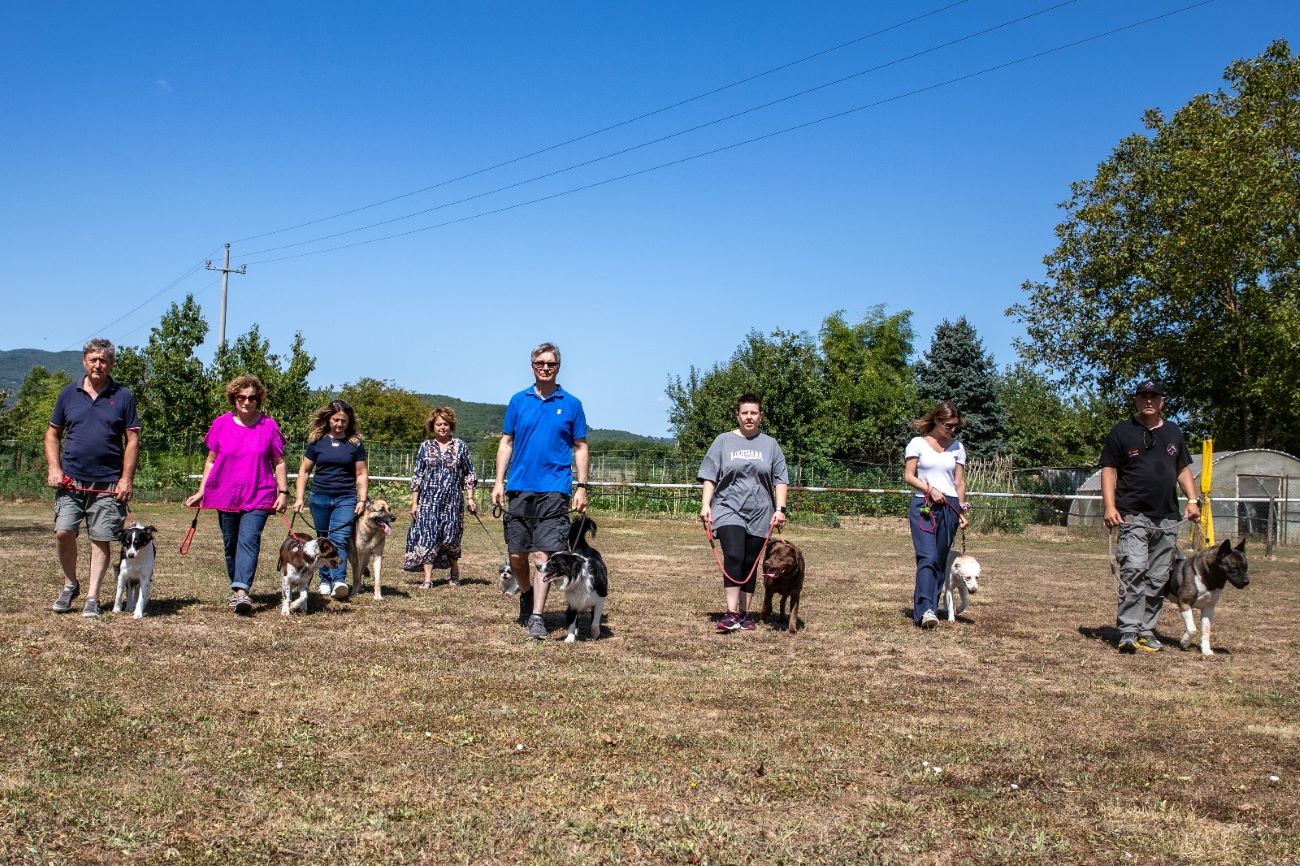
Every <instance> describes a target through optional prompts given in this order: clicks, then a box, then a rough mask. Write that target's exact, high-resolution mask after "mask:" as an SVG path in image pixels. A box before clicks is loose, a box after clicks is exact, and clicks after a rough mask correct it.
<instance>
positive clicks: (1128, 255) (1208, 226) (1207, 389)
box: [1008, 41, 1300, 452]
mask: <svg viewBox="0 0 1300 866" xmlns="http://www.w3.org/2000/svg"><path fill="white" fill-rule="evenodd" d="M1225 79H1226V80H1227V82H1228V83H1229V85H1230V89H1229V90H1228V91H1225V90H1222V89H1220V90H1218V91H1216V92H1214V93H1209V94H1202V95H1199V96H1196V97H1195V98H1193V99H1192V100H1191V101H1190V102H1189V103H1187V104H1186V105H1185V106H1183V107H1182V108H1181V109H1179V110H1178V111H1177V112H1176V113H1175V114H1174V116H1173V118H1172V119H1170V120H1166V119H1165V118H1164V117H1163V116H1162V114H1161V113H1160V112H1159V111H1157V110H1154V109H1152V110H1149V111H1147V112H1146V115H1145V118H1144V119H1145V125H1146V128H1147V133H1146V134H1134V135H1131V136H1129V137H1127V138H1125V139H1124V140H1123V141H1121V142H1120V143H1119V145H1118V146H1117V147H1116V148H1115V150H1114V152H1113V153H1112V154H1111V156H1110V157H1109V158H1108V159H1107V160H1106V161H1105V162H1103V163H1102V164H1101V165H1100V166H1099V167H1098V170H1097V174H1096V176H1095V177H1094V178H1092V179H1091V180H1087V181H1080V182H1078V183H1075V184H1074V185H1073V187H1072V194H1071V197H1070V200H1069V201H1067V202H1064V203H1063V204H1062V207H1063V208H1064V209H1065V211H1066V212H1067V218H1066V220H1065V221H1064V222H1062V223H1061V224H1060V225H1059V226H1057V229H1056V233H1057V237H1058V244H1057V247H1056V249H1055V250H1054V251H1053V252H1052V253H1050V254H1049V255H1048V256H1047V257H1046V258H1045V259H1044V263H1045V264H1046V266H1047V279H1046V280H1044V281H1041V282H1027V283H1025V290H1026V292H1027V293H1028V298H1027V300H1025V301H1024V302H1022V303H1019V304H1016V305H1015V306H1013V307H1011V308H1010V309H1009V310H1008V313H1009V314H1010V315H1012V316H1014V317H1016V318H1017V319H1019V320H1020V321H1022V322H1023V323H1024V324H1025V327H1026V333H1027V338H1026V340H1024V341H1022V342H1020V343H1019V349H1020V351H1021V353H1022V356H1023V357H1024V358H1025V359H1026V360H1027V361H1029V362H1031V363H1033V364H1035V365H1036V366H1039V367H1042V368H1045V369H1049V370H1053V371H1056V372H1057V373H1059V374H1060V375H1061V376H1062V377H1063V378H1064V381H1065V383H1066V384H1067V385H1068V386H1071V387H1075V386H1080V385H1089V384H1091V385H1094V386H1096V387H1098V388H1099V389H1100V390H1101V391H1102V392H1103V393H1123V392H1125V391H1126V390H1127V387H1128V386H1131V385H1132V384H1133V382H1134V381H1135V380H1137V379H1140V378H1143V377H1145V376H1155V377H1158V378H1162V379H1164V380H1165V382H1166V383H1167V385H1168V386H1169V387H1170V389H1171V395H1172V396H1176V397H1177V398H1178V399H1179V401H1180V404H1179V408H1180V410H1181V412H1182V413H1184V414H1185V415H1186V416H1188V417H1189V418H1190V420H1191V422H1192V423H1191V425H1190V426H1191V428H1192V430H1193V432H1205V433H1211V434H1213V435H1214V436H1215V438H1216V439H1218V440H1219V442H1220V446H1221V447H1229V448H1235V447H1243V446H1256V445H1271V446H1273V447H1279V448H1284V449H1286V450H1288V451H1293V452H1294V451H1296V450H1300V413H1296V412H1295V406H1296V405H1297V403H1300V378H1298V377H1296V375H1295V369H1296V361H1295V359H1296V358H1297V357H1298V356H1300V156H1298V154H1300V59H1297V58H1296V57H1294V56H1292V55H1291V53H1290V49H1289V47H1288V46H1287V43H1286V42H1284V41H1277V42H1274V43H1273V44H1272V45H1270V46H1269V47H1268V49H1267V50H1266V51H1265V52H1264V53H1263V54H1262V55H1260V56H1259V57H1256V58H1253V59H1249V60H1240V61H1237V62H1234V63H1233V64H1232V65H1230V66H1229V67H1228V69H1227V72H1226V74H1225Z"/></svg>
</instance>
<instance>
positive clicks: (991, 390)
mask: <svg viewBox="0 0 1300 866" xmlns="http://www.w3.org/2000/svg"><path fill="white" fill-rule="evenodd" d="M998 380H999V377H998V369H997V366H996V365H995V364H994V363H993V356H992V355H990V354H989V353H988V352H986V351H985V350H984V341H983V340H981V339H980V338H979V335H978V334H977V333H975V329H974V328H973V327H971V324H970V322H968V321H966V317H965V316H961V317H960V318H958V319H957V321H956V322H949V321H948V320H947V319H944V320H943V321H942V322H940V323H939V325H938V327H936V328H935V329H934V339H932V340H931V341H930V348H929V349H928V350H926V353H925V355H924V356H923V357H922V358H921V360H920V361H918V362H917V364H916V391H917V394H918V395H919V396H920V398H921V402H922V404H923V405H924V406H933V405H934V404H935V403H938V402H939V401H940V400H952V401H953V402H954V403H956V404H957V407H958V408H959V409H961V414H962V424H963V430H962V434H961V438H962V442H963V443H964V444H965V445H966V447H967V449H969V450H970V452H971V453H972V454H973V455H977V456H981V457H989V456H992V455H994V454H997V453H999V452H1001V451H1002V450H1003V447H1004V442H1003V436H1004V425H1003V418H1002V407H1001V406H1000V404H999V402H998V384H999V381H998Z"/></svg>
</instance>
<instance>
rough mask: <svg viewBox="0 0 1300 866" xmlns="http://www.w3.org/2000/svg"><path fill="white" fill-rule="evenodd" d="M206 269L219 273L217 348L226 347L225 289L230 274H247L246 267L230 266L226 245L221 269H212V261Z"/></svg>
mask: <svg viewBox="0 0 1300 866" xmlns="http://www.w3.org/2000/svg"><path fill="white" fill-rule="evenodd" d="M206 267H207V269H208V270H210V271H221V327H220V328H219V329H218V330H217V346H218V347H221V346H224V345H226V289H227V288H228V286H229V285H230V275H231V274H246V273H248V265H240V266H239V267H238V268H232V267H231V266H230V244H226V263H225V265H223V266H222V267H219V268H214V267H212V259H208V263H207V266H206Z"/></svg>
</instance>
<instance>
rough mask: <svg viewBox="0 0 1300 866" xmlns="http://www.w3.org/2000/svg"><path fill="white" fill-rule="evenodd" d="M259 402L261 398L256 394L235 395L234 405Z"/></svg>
mask: <svg viewBox="0 0 1300 866" xmlns="http://www.w3.org/2000/svg"><path fill="white" fill-rule="evenodd" d="M260 401H261V398H260V397H258V396H257V395H256V394H236V395H235V402H236V403H257V402H260Z"/></svg>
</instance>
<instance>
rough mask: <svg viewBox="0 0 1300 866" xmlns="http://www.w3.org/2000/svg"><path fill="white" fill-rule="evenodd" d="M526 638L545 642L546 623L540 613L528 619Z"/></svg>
mask: <svg viewBox="0 0 1300 866" xmlns="http://www.w3.org/2000/svg"><path fill="white" fill-rule="evenodd" d="M528 636H529V637H530V638H532V639H533V640H546V622H545V620H543V619H542V615H541V614H540V613H535V614H533V615H532V616H530V617H529V618H528Z"/></svg>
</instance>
